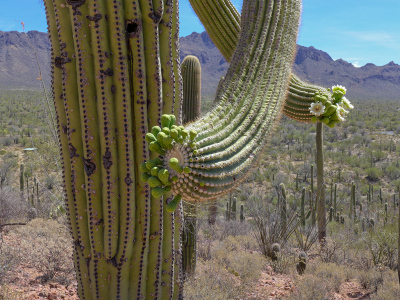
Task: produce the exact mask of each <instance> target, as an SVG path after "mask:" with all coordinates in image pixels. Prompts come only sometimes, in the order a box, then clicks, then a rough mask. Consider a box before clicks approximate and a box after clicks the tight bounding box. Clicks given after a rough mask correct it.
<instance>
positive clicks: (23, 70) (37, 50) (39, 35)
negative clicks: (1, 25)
mask: <svg viewBox="0 0 400 300" xmlns="http://www.w3.org/2000/svg"><path fill="white" fill-rule="evenodd" d="M50 50H51V49H50V42H49V39H48V35H47V33H44V32H38V31H29V32H27V33H26V34H25V33H20V32H17V31H6V32H4V31H0V89H4V88H7V89H10V88H11V89H26V88H29V89H31V88H34V89H40V87H41V82H40V81H39V80H38V79H37V78H39V74H40V72H39V67H38V62H39V64H40V69H41V71H42V77H43V79H44V82H46V84H47V85H49V83H50Z"/></svg>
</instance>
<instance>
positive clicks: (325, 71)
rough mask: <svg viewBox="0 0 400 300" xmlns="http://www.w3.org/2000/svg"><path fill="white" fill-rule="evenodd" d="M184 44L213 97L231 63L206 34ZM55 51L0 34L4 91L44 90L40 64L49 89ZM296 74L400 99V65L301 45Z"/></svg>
mask: <svg viewBox="0 0 400 300" xmlns="http://www.w3.org/2000/svg"><path fill="white" fill-rule="evenodd" d="M28 38H29V39H28ZM180 44H181V60H183V58H184V57H185V56H187V55H195V56H197V57H198V58H199V60H200V63H201V65H202V93H203V96H205V97H209V98H211V97H213V96H214V94H215V90H216V87H217V85H218V82H219V80H220V78H221V76H224V75H225V74H226V71H227V70H228V68H229V63H228V62H227V61H226V60H225V59H224V58H223V56H222V55H221V54H220V52H219V51H218V49H217V48H216V47H215V45H214V44H213V42H212V41H211V39H210V37H209V36H208V34H207V33H206V32H202V33H196V32H193V33H192V34H190V35H188V36H186V37H181V38H180ZM32 47H33V49H35V51H33V50H32ZM50 51H51V49H50V43H49V40H48V35H47V33H44V32H38V31H29V32H27V33H20V32H17V31H0V89H40V87H41V83H40V81H38V78H39V77H40V76H39V68H38V64H37V61H39V63H40V66H41V69H42V77H43V79H44V82H45V83H46V85H47V86H49V84H50V80H51V76H50ZM35 53H36V55H35ZM36 56H37V58H36ZM292 70H293V73H294V74H296V75H297V76H299V77H300V78H302V79H303V80H305V81H307V82H309V83H312V84H316V85H321V86H324V87H331V86H332V85H335V84H340V85H343V86H345V87H346V88H347V90H348V97H349V98H353V99H367V98H369V99H371V98H377V99H400V96H399V95H400V65H398V64H396V63H394V62H393V61H390V62H389V63H387V64H386V65H383V66H376V65H375V64H373V63H367V64H366V65H364V66H362V67H358V68H357V67H355V66H354V65H352V64H350V63H349V62H347V61H345V60H343V59H337V60H333V59H332V57H331V56H330V55H329V54H328V53H326V52H324V51H322V50H319V49H316V48H314V47H313V46H310V47H304V46H300V45H297V52H296V56H295V58H294V63H293V67H292Z"/></svg>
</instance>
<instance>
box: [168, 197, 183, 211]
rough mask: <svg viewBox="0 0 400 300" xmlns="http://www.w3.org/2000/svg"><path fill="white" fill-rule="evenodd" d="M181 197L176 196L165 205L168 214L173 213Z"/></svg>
mask: <svg viewBox="0 0 400 300" xmlns="http://www.w3.org/2000/svg"><path fill="white" fill-rule="evenodd" d="M181 199H182V196H181V195H176V196H175V197H174V199H172V201H171V202H170V203H168V204H167V207H166V209H167V211H168V212H174V211H175V210H176V208H177V207H178V204H179V202H180V201H181Z"/></svg>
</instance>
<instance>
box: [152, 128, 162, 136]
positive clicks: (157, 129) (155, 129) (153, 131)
mask: <svg viewBox="0 0 400 300" xmlns="http://www.w3.org/2000/svg"><path fill="white" fill-rule="evenodd" d="M160 131H161V128H160V126H153V128H152V129H151V133H152V134H153V135H154V136H155V137H156V136H157V134H158V133H159V132H160Z"/></svg>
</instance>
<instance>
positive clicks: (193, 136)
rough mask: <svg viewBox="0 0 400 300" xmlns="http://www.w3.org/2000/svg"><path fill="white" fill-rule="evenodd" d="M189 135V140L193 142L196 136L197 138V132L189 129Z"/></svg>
mask: <svg viewBox="0 0 400 300" xmlns="http://www.w3.org/2000/svg"><path fill="white" fill-rule="evenodd" d="M189 135H190V139H191V140H194V139H195V138H196V136H197V132H196V131H195V130H193V129H191V130H190V131H189Z"/></svg>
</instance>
